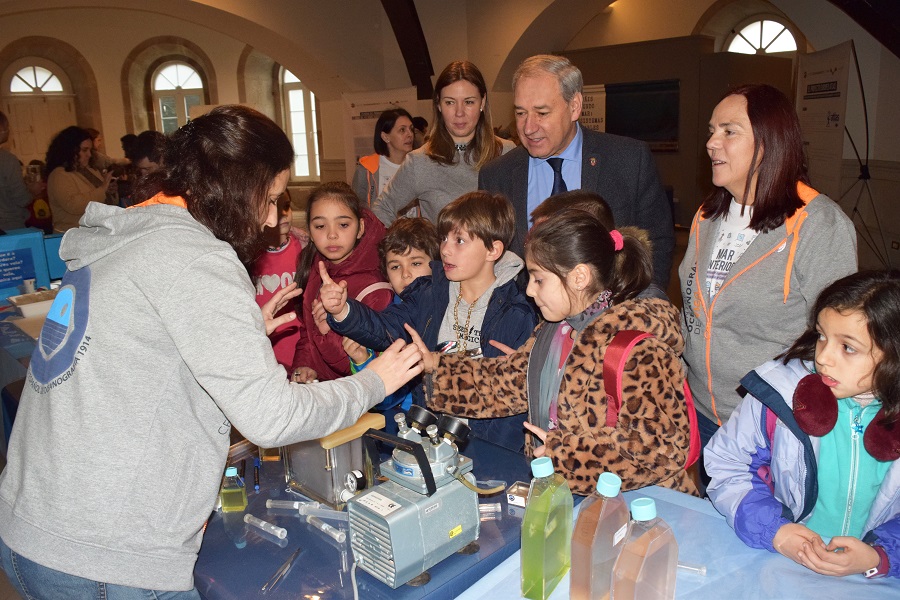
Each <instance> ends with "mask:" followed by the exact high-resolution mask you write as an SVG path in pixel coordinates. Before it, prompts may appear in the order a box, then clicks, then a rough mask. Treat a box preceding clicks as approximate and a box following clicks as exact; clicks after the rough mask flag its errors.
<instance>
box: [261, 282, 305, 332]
mask: <svg viewBox="0 0 900 600" xmlns="http://www.w3.org/2000/svg"><path fill="white" fill-rule="evenodd" d="M302 293H303V290H302V289H300V288H298V287H297V283H296V282H294V283H291V285H289V286H287V287H283V288H281V289H280V290H278V291H277V292H275V295H274V296H272V297H271V298H269V301H268V302H266V303H265V304H263V305H262V308H261V309H260V310H261V311H262V315H263V320H264V321H265V322H266V335H270V334H271V333H272V332H273V331H275V330H276V329H277V328H278V327H279V326H280V325H283V324H284V323H288V322H290V321H293V320H294V319H296V318H297V313H296V312H294V311H290V312H288V313H285V314H283V315H281V316H280V317H278V318H276V317H275V315H276V314H277V313H278V311H279V310H281V309H282V308H283V307H284V305H285V304H287V303H288V300H292V299H294V298H296V297H297V296H299V295H300V294H302Z"/></svg>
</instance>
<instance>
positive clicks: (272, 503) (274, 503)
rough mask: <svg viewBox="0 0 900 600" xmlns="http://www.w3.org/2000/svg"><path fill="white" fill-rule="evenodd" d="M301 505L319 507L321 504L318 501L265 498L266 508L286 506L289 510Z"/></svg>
mask: <svg viewBox="0 0 900 600" xmlns="http://www.w3.org/2000/svg"><path fill="white" fill-rule="evenodd" d="M303 506H310V507H314V508H319V507H320V506H322V505H321V504H319V503H318V502H301V501H299V500H272V499H271V498H269V499H268V500H266V508H287V509H290V510H299V509H300V508H301V507H303Z"/></svg>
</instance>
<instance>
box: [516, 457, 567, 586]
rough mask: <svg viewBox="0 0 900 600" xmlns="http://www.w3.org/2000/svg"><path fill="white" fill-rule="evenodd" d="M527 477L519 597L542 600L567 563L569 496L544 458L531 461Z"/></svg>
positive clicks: (559, 477)
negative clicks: (529, 484) (529, 473)
mask: <svg viewBox="0 0 900 600" xmlns="http://www.w3.org/2000/svg"><path fill="white" fill-rule="evenodd" d="M531 473H532V474H533V475H534V479H532V481H531V487H530V488H529V490H528V500H527V502H526V504H525V517H524V519H523V520H522V552H521V556H522V596H524V597H525V598H530V599H532V600H546V598H547V597H548V596H550V593H551V592H552V591H553V589H554V588H555V587H556V585H557V584H558V583H559V581H560V580H561V579H562V578H563V576H564V575H565V574H566V572H567V571H568V570H569V565H570V563H571V549H572V505H573V501H572V492H571V491H570V490H569V484H568V483H567V482H566V480H565V478H564V477H563V476H562V475H560V474H559V473H556V472H554V470H553V461H551V460H550V459H549V458H548V457H546V456H542V457H540V458H536V459H534V460H533V461H531Z"/></svg>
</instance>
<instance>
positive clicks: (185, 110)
mask: <svg viewBox="0 0 900 600" xmlns="http://www.w3.org/2000/svg"><path fill="white" fill-rule="evenodd" d="M176 65H177V66H179V67H184V68H187V69H190V70H191V72H192V73H193V74H194V75H196V76H197V78H198V79H199V80H200V85H201V87H199V88H196V87H194V88H182V87H181V86H179V85H178V84H177V82H176V87H175V89H157V87H156V81H157V79H158V78H159V76H160V75H161V74H162V72H163V71H164V70H165V69H167V68H169V67H171V66H176ZM206 94H207V89H206V80H205V78H204V77H203V72H202V71H201V70H200V69H199V68H197V66H195V65H193V64H191V63H190V62H188V61H186V60H180V59H172V60H167V61H165V62H162V63H160V64H159V65H157V67H156V68H155V69H153V72H152V73H150V95H151V101H152V103H153V117H154V120H155V121H156V130H157V131H160V132H162V133H166V134H167V133H171V132H172V131H174V129H172V130H169V131H167V130H166V122H167V121H171V117H164V116H163V112H162V105H161V101H162V99H163V98H174V107H175V119H176V125H177V126H176V127H175V129H177V128H178V127H182V126H184V125H185V124H186V123H187V122H188V121H189V120H190V106H195V104H191V105H190V106H189V105H188V99H189V98H193V97H196V98H197V99H198V101H197V103H196V105H201V104H205V103H206Z"/></svg>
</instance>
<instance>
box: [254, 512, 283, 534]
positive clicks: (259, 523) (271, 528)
mask: <svg viewBox="0 0 900 600" xmlns="http://www.w3.org/2000/svg"><path fill="white" fill-rule="evenodd" d="M244 523H247V524H248V525H253V526H254V527H259V528H260V529H262V530H263V531H265V532H266V533H271V534H272V535H274V536H275V537H277V538H278V539H284V538H286V537H287V530H286V529H285V528H284V527H279V526H277V525H272V524H271V523H269V522H268V521H263V520H262V519H260V518H259V517H254V516H253V515H251V514H249V513H247V514H246V515H244Z"/></svg>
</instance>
